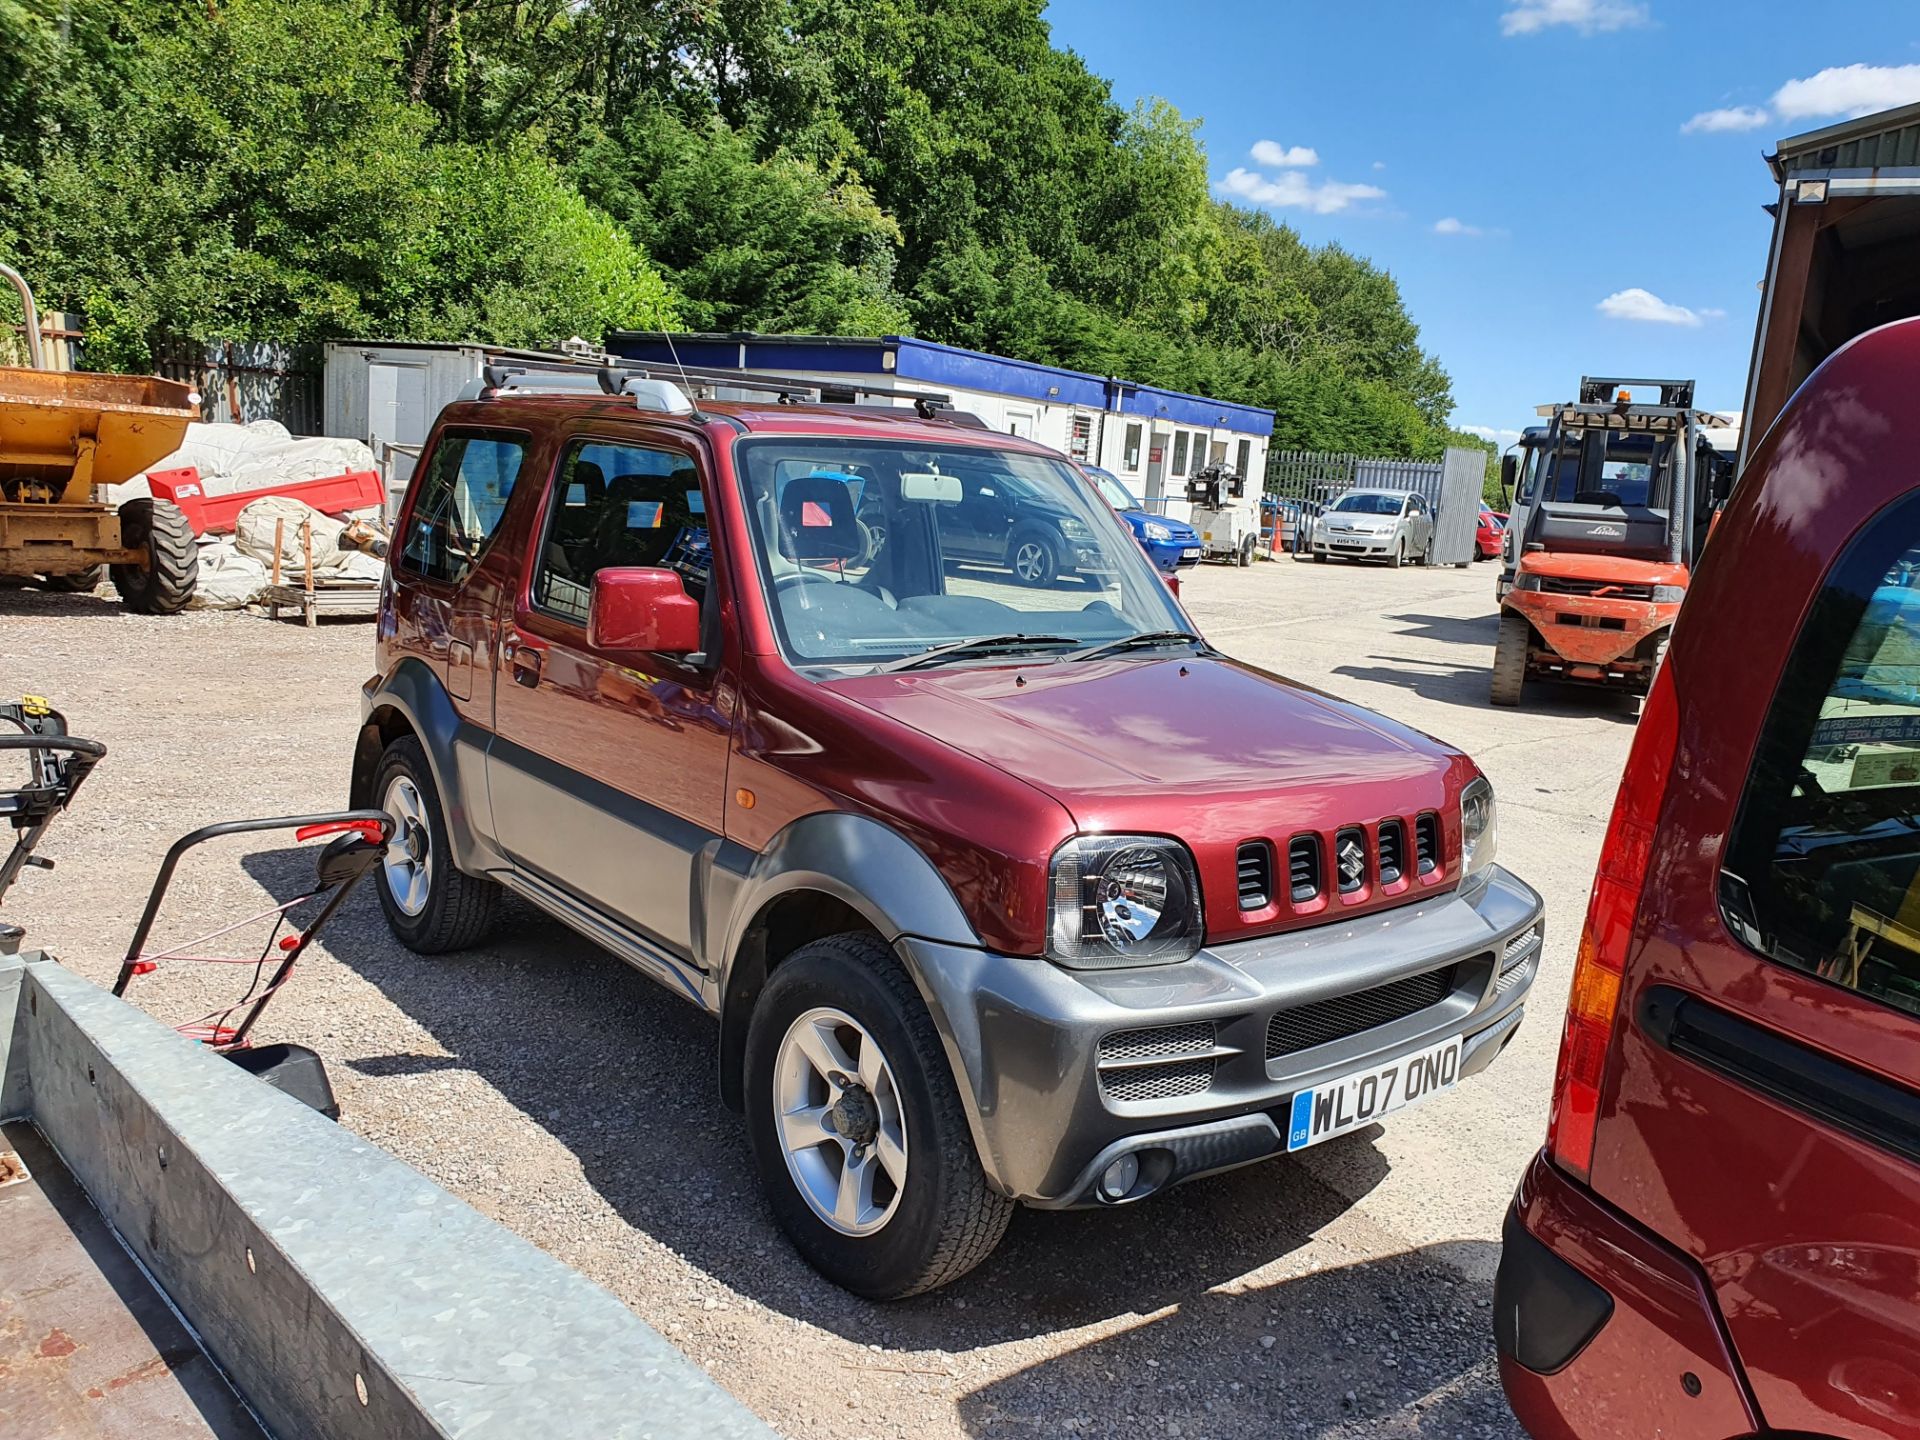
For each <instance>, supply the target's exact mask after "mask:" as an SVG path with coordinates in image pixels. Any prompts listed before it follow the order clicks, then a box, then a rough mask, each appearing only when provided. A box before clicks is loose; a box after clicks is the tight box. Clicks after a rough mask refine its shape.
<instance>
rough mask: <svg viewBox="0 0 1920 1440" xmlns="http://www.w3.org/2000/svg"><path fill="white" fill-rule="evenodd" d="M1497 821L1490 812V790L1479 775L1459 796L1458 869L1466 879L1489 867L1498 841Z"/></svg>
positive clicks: (1491, 811) (1491, 793) (1491, 803)
mask: <svg viewBox="0 0 1920 1440" xmlns="http://www.w3.org/2000/svg"><path fill="white" fill-rule="evenodd" d="M1499 830H1500V826H1499V821H1498V818H1497V816H1496V814H1495V811H1494V808H1493V786H1492V785H1491V784H1489V783H1488V781H1487V777H1486V776H1484V775H1482V776H1480V777H1479V778H1478V779H1476V780H1474V781H1473V782H1472V783H1470V784H1469V785H1468V786H1467V788H1466V789H1465V790H1463V791H1461V792H1460V849H1461V857H1460V858H1461V861H1462V865H1461V869H1462V870H1463V871H1464V872H1465V873H1466V874H1468V875H1472V874H1474V873H1475V872H1476V871H1480V870H1484V869H1486V868H1487V866H1489V865H1491V864H1493V856H1494V850H1495V848H1496V846H1497V844H1498V841H1499Z"/></svg>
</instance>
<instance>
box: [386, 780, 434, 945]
mask: <svg viewBox="0 0 1920 1440" xmlns="http://www.w3.org/2000/svg"><path fill="white" fill-rule="evenodd" d="M380 808H381V809H383V810H385V811H386V812H387V814H389V815H391V816H392V817H393V838H392V839H390V840H388V841H387V849H386V854H385V855H384V856H383V857H382V860H381V867H382V868H383V869H384V870H385V872H386V878H387V893H388V894H389V895H391V896H392V897H393V903H394V904H395V905H396V906H398V907H399V909H400V911H401V913H403V914H405V915H408V916H413V915H418V914H419V913H420V912H421V911H423V910H425V909H426V908H427V895H428V893H429V891H431V889H432V888H433V833H432V831H431V830H430V829H429V828H428V824H427V803H426V801H425V800H424V799H423V798H422V797H421V794H420V787H419V786H418V785H415V784H414V783H413V781H412V779H411V778H409V777H408V776H405V775H396V776H394V777H393V780H392V782H391V783H390V784H389V785H388V786H387V794H386V799H385V800H384V801H383V802H382V804H381V807H380Z"/></svg>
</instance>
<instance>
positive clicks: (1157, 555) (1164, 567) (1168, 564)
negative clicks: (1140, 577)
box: [1140, 535, 1200, 575]
mask: <svg viewBox="0 0 1920 1440" xmlns="http://www.w3.org/2000/svg"><path fill="white" fill-rule="evenodd" d="M1140 548H1141V549H1143V550H1145V551H1146V552H1147V558H1148V559H1149V560H1151V561H1153V568H1154V569H1156V570H1158V571H1159V572H1160V573H1161V574H1162V575H1172V574H1175V573H1176V572H1178V571H1181V570H1187V569H1190V568H1192V567H1193V566H1195V565H1198V564H1199V563H1200V537H1199V536H1198V535H1195V536H1193V537H1192V538H1191V539H1187V540H1180V539H1174V540H1142V541H1141V542H1140Z"/></svg>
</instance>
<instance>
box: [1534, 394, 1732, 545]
mask: <svg viewBox="0 0 1920 1440" xmlns="http://www.w3.org/2000/svg"><path fill="white" fill-rule="evenodd" d="M1693 393H1694V382H1693V381H1691V380H1647V379H1624V378H1616V377H1612V376H1582V377H1581V380H1580V390H1579V396H1580V398H1579V399H1578V400H1576V401H1574V402H1572V403H1561V404H1555V405H1544V406H1542V407H1540V413H1541V414H1542V415H1543V416H1546V417H1548V419H1549V424H1548V428H1547V435H1546V439H1545V442H1544V445H1543V447H1542V453H1541V456H1540V460H1539V464H1538V474H1537V477H1536V479H1535V482H1534V487H1533V488H1534V491H1535V503H1534V504H1532V505H1531V506H1529V507H1528V509H1527V517H1526V530H1525V533H1524V534H1523V535H1522V536H1521V537H1520V539H1521V553H1525V551H1527V550H1535V549H1539V550H1561V551H1573V552H1589V553H1594V554H1617V555H1629V556H1635V557H1638V558H1641V559H1646V560H1664V561H1666V562H1668V563H1671V564H1676V565H1684V564H1691V563H1692V561H1693V558H1694V556H1695V555H1696V553H1697V552H1698V550H1699V547H1700V544H1701V542H1702V541H1703V540H1704V539H1705V536H1704V533H1702V532H1703V531H1704V528H1705V527H1704V524H1703V522H1704V520H1705V519H1706V518H1708V517H1709V516H1710V515H1711V512H1712V508H1713V504H1714V502H1715V500H1716V499H1718V498H1719V496H1718V495H1717V494H1715V493H1713V492H1715V491H1718V490H1720V489H1721V488H1722V485H1721V484H1719V483H1716V477H1718V476H1719V475H1720V474H1721V469H1722V467H1720V466H1719V465H1717V464H1716V463H1714V462H1715V454H1714V451H1713V449H1712V446H1711V445H1710V444H1709V443H1708V442H1707V440H1706V439H1705V438H1704V436H1703V434H1702V431H1703V429H1704V428H1705V427H1706V426H1708V425H1712V424H1716V423H1722V424H1723V423H1725V422H1724V421H1722V420H1720V417H1717V416H1710V415H1705V414H1702V413H1701V412H1698V411H1696V410H1694V409H1693ZM1643 396H1644V397H1647V398H1646V399H1642V398H1641V397H1643ZM1516 558H1518V557H1517V556H1516Z"/></svg>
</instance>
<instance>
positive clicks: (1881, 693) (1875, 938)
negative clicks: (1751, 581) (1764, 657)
mask: <svg viewBox="0 0 1920 1440" xmlns="http://www.w3.org/2000/svg"><path fill="white" fill-rule="evenodd" d="M1720 903H1721V911H1722V913H1723V915H1724V916H1725V918H1726V920H1727V923H1728V925H1729V926H1731V927H1732V929H1733V930H1734V932H1735V933H1736V934H1738V935H1739V936H1740V937H1741V938H1742V939H1743V940H1745V941H1746V943H1747V944H1749V945H1750V946H1752V947H1753V948H1755V949H1757V950H1759V951H1760V952H1762V953H1763V954H1765V955H1767V956H1769V957H1771V958H1772V959H1774V960H1776V961H1778V962H1779V963H1781V964H1783V965H1790V966H1792V967H1793V968H1794V969H1796V970H1804V971H1806V972H1808V973H1809V974H1813V975H1818V976H1819V977H1820V978H1822V979H1823V980H1828V981H1831V982H1833V983H1834V984H1836V985H1843V986H1845V987H1847V988H1848V989H1850V990H1856V991H1858V992H1860V993H1861V994H1864V995H1868V996H1871V997H1872V998H1873V999H1875V1000H1878V1001H1880V1002H1882V1003H1883V1004H1887V1005H1891V1006H1894V1007H1896V1008H1898V1009H1901V1010H1907V1011H1911V1012H1913V1013H1916V1014H1920V496H1913V497H1910V498H1908V499H1906V500H1903V501H1901V502H1899V503H1898V504H1896V505H1894V506H1892V507H1890V508H1889V509H1887V510H1885V511H1883V512H1882V513H1881V515H1880V516H1879V517H1878V518H1877V519H1875V520H1874V521H1873V523H1872V524H1870V525H1869V526H1868V527H1867V528H1866V530H1865V531H1863V532H1862V534H1861V535H1860V536H1859V537H1858V538H1857V539H1856V540H1855V541H1854V542H1853V544H1852V545H1851V546H1850V547H1849V548H1848V549H1847V551H1846V553H1845V554H1844V555H1843V556H1842V557H1841V559H1840V561H1839V563H1838V564H1836V565H1835V566H1834V568H1833V570H1832V572H1831V573H1830V574H1829V576H1828V577H1827V581H1826V584H1825V585H1824V586H1823V588H1822V589H1821V591H1820V594H1819V596H1818V597H1817V598H1816V599H1815V601H1814V604H1813V608H1812V609H1811V611H1810V612H1809V613H1808V617H1807V623H1806V626H1805V628H1804V629H1803V630H1802V631H1801V633H1800V637H1799V640H1798V641H1797V642H1796V644H1795V647H1794V651H1793V655H1792V658H1791V659H1790V660H1789V661H1788V663H1787V667H1786V673H1785V675H1784V676H1783V677H1782V679H1781V682H1780V688H1779V690H1778V692H1777V693H1776V694H1775V696H1774V701H1773V707H1772V709H1771V711H1770V712H1769V714H1768V716H1767V721H1766V724H1765V726H1764V728H1763V729H1762V731H1761V737H1760V744H1759V747H1758V748H1757V750H1756V751H1755V754H1754V760H1753V767H1752V771H1751V773H1750V775H1749V777H1748V782H1747V790H1746V793H1745V795H1744V796H1743V797H1742V799H1741V804H1740V812H1739V818H1738V819H1737V821H1736V822H1735V825H1734V830H1733V834H1732V835H1731V837H1729V842H1728V847H1727V859H1726V865H1725V868H1724V870H1723V871H1722V873H1721V877H1720Z"/></svg>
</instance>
